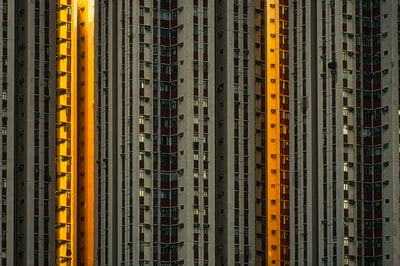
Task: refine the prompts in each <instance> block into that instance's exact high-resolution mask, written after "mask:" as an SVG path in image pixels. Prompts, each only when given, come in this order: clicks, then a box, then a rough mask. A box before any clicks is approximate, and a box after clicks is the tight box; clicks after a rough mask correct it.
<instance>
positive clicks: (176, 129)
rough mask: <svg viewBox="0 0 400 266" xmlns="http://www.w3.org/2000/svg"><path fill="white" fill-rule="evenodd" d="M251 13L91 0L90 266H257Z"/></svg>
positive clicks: (206, 4)
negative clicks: (94, 265) (92, 193)
mask: <svg viewBox="0 0 400 266" xmlns="http://www.w3.org/2000/svg"><path fill="white" fill-rule="evenodd" d="M252 11H253V7H252V6H251V5H250V3H249V4H248V3H247V1H241V2H239V1H234V2H232V1H219V2H218V1H216V2H215V1H209V0H203V1H190V2H189V1H177V0H173V1H120V2H118V3H116V2H112V1H96V24H95V47H96V52H95V59H96V64H95V66H96V77H95V79H96V84H95V86H96V87H95V112H96V127H95V135H96V136H95V138H96V141H95V143H96V146H95V150H96V154H95V160H96V174H95V175H96V217H95V219H96V222H95V226H96V230H95V245H96V254H95V256H96V263H98V264H112V265H117V264H132V263H137V264H139V265H149V264H153V263H156V262H157V263H159V264H161V265H169V264H171V263H177V264H193V265H214V264H219V265H235V263H236V264H240V265H246V264H249V265H250V264H253V263H254V259H255V255H254V254H253V253H252V252H253V250H254V239H255V237H254V227H253V224H254V217H255V216H254V213H253V212H254V208H253V207H252V206H253V204H254V201H255V196H254V181H253V176H254V170H253V167H252V162H253V161H254V158H253V157H254V155H253V153H254V148H253V147H254V145H253V143H252V138H251V136H253V135H254V121H253V120H254V118H253V116H252V113H253V111H252V108H253V105H252V101H253V98H254V89H253V87H254V85H253V83H254V82H253V80H254V78H253V75H252V73H253V68H254V62H253V59H252V58H253V57H252V45H254V44H253V42H252V41H251V40H252V38H253V37H252V35H253V32H252V31H251V27H250V26H251V23H252V21H253V12H252Z"/></svg>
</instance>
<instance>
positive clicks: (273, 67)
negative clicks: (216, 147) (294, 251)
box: [265, 0, 289, 265]
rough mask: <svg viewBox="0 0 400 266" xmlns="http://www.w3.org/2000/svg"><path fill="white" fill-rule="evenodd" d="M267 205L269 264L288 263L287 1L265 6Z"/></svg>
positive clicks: (276, 0) (273, 0) (275, 0)
mask: <svg viewBox="0 0 400 266" xmlns="http://www.w3.org/2000/svg"><path fill="white" fill-rule="evenodd" d="M265 11H266V12H265V15H266V19H265V38H266V46H265V47H266V50H265V54H266V64H265V69H266V94H265V101H266V104H265V106H266V110H265V116H266V124H265V130H266V156H265V158H266V175H267V182H266V183H265V184H266V192H267V195H266V206H267V221H268V222H267V244H266V247H267V254H268V255H267V257H268V259H267V260H268V262H267V264H268V265H272V264H279V265H286V264H288V263H289V252H288V245H289V198H288V185H289V180H288V170H289V164H288V154H289V150H288V137H289V135H288V134H289V131H288V124H289V120H288V118H289V113H288V111H289V106H288V103H289V101H288V95H289V91H288V79H289V78H288V74H289V73H288V41H287V40H288V29H287V28H288V13H287V1H278V0H270V1H267V2H266V5H265Z"/></svg>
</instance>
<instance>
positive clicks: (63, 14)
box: [56, 0, 76, 265]
mask: <svg viewBox="0 0 400 266" xmlns="http://www.w3.org/2000/svg"><path fill="white" fill-rule="evenodd" d="M73 16H74V6H73V4H72V2H71V0H58V1H57V33H56V34H57V116H56V119H57V128H56V135H57V154H56V164H57V183H56V197H57V202H56V245H57V246H56V264H57V265H72V264H73V261H74V257H75V236H76V234H75V219H76V218H75V217H76V215H75V208H76V207H75V206H76V205H75V201H74V197H75V187H76V182H75V172H76V170H75V169H76V149H75V139H76V133H75V125H76V110H75V106H76V105H75V102H76V94H75V86H74V84H75V75H74V69H75V63H74V56H75V46H74V35H75V34H74V32H73V24H74V22H73Z"/></svg>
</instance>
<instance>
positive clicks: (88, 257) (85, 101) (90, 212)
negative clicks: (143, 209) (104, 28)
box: [76, 0, 95, 265]
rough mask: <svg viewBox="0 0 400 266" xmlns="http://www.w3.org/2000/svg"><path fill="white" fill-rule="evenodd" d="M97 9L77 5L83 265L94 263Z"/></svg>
mask: <svg viewBox="0 0 400 266" xmlns="http://www.w3.org/2000/svg"><path fill="white" fill-rule="evenodd" d="M93 17H94V10H93V2H92V1H90V0H79V1H78V4H77V20H78V21H77V25H76V31H77V35H78V36H77V56H76V57H77V58H76V61H77V70H76V73H77V93H78V105H77V109H78V142H77V149H78V157H79V162H78V172H77V195H78V197H77V206H78V210H77V218H78V219H77V223H78V224H77V248H78V261H79V264H80V265H94V216H95V214H94V178H95V177H94V164H95V162H94V157H95V154H94V137H95V136H94V132H95V130H94V123H95V121H94V36H93V35H94V26H93V25H94V23H93Z"/></svg>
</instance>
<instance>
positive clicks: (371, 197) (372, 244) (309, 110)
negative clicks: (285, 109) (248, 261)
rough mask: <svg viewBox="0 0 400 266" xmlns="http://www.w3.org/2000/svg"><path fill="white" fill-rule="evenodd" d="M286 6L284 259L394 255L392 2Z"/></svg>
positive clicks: (395, 58) (385, 258)
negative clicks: (287, 251) (287, 233)
mask: <svg viewBox="0 0 400 266" xmlns="http://www.w3.org/2000/svg"><path fill="white" fill-rule="evenodd" d="M289 7H290V18H291V19H290V29H291V33H293V35H292V38H291V43H290V49H291V56H290V61H291V64H290V67H291V70H290V73H291V76H290V79H291V83H290V84H291V85H290V98H291V102H290V104H291V106H290V110H291V111H292V116H291V120H290V128H291V130H290V136H291V137H290V142H291V144H290V168H291V170H292V171H291V177H290V179H291V189H290V203H291V204H290V206H291V213H290V214H291V216H290V217H291V223H290V227H291V240H290V241H291V247H292V248H291V261H292V262H293V264H294V265H301V264H312V265H396V264H398V263H399V262H400V257H399V253H398V250H399V241H400V235H399V234H400V232H399V230H398V224H399V210H400V208H399V207H400V206H399V150H398V147H399V90H398V88H399V55H398V49H399V38H398V23H399V20H398V12H399V6H398V3H397V2H393V1H340V2H338V1H336V2H335V1H319V2H313V1H295V2H292V3H290V6H289Z"/></svg>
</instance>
